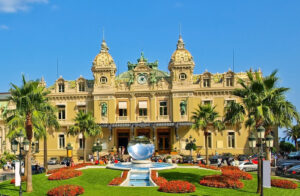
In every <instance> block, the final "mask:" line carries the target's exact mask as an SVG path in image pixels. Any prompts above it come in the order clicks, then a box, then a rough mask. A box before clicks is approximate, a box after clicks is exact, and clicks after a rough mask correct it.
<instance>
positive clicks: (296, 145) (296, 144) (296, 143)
mask: <svg viewBox="0 0 300 196" xmlns="http://www.w3.org/2000/svg"><path fill="white" fill-rule="evenodd" d="M297 139H298V138H295V139H294V140H295V148H296V151H298V142H297Z"/></svg>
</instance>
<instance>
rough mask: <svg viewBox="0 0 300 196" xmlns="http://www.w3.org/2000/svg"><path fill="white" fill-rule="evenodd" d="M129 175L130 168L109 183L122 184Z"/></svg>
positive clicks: (113, 184)
mask: <svg viewBox="0 0 300 196" xmlns="http://www.w3.org/2000/svg"><path fill="white" fill-rule="evenodd" d="M127 175H128V170H125V171H123V173H122V177H116V178H114V179H112V181H110V183H109V184H108V185H112V186H118V185H120V184H122V182H123V181H124V180H126V178H127Z"/></svg>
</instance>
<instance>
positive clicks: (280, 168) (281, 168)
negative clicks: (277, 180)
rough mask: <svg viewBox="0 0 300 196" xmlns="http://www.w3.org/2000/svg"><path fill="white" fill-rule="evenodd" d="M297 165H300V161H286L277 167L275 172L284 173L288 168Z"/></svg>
mask: <svg viewBox="0 0 300 196" xmlns="http://www.w3.org/2000/svg"><path fill="white" fill-rule="evenodd" d="M296 165H300V161H299V162H285V163H283V164H280V165H279V166H277V167H276V170H275V174H276V175H284V174H285V173H286V172H287V170H288V169H290V168H292V167H294V166H296Z"/></svg>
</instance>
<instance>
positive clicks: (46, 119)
mask: <svg viewBox="0 0 300 196" xmlns="http://www.w3.org/2000/svg"><path fill="white" fill-rule="evenodd" d="M55 112H56V109H55V108H54V107H53V106H52V105H50V104H49V103H46V104H44V106H43V111H42V112H41V119H42V123H43V126H42V127H40V128H41V129H44V131H42V132H43V133H45V134H43V135H42V137H43V139H44V168H45V170H46V172H47V171H48V160H47V159H48V145H47V130H48V129H51V128H54V129H56V130H58V129H59V123H58V121H57V116H56V114H55Z"/></svg>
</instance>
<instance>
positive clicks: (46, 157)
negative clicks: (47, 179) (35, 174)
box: [44, 133, 48, 173]
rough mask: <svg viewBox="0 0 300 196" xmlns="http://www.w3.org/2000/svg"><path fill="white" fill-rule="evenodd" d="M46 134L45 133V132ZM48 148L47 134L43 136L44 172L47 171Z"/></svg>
mask: <svg viewBox="0 0 300 196" xmlns="http://www.w3.org/2000/svg"><path fill="white" fill-rule="evenodd" d="M46 134H47V133H46ZM47 159H48V149H47V136H46V135H45V136H44V168H45V172H46V173H47V172H48V160H47Z"/></svg>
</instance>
